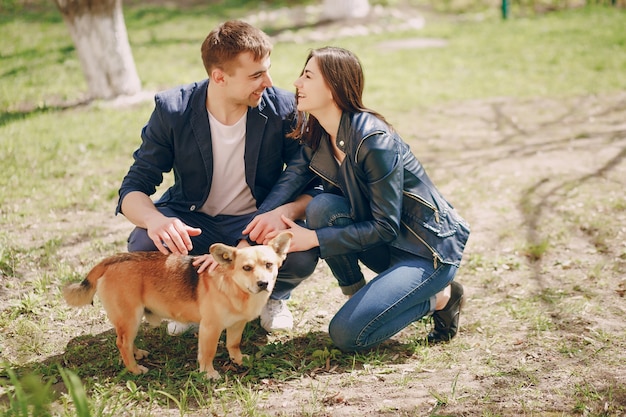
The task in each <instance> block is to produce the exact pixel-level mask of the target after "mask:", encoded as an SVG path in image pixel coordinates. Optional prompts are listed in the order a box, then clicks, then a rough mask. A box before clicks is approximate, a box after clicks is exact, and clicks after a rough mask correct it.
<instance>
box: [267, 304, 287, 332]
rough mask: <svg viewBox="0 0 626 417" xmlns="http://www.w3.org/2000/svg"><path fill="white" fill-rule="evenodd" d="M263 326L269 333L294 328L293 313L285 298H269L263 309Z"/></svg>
mask: <svg viewBox="0 0 626 417" xmlns="http://www.w3.org/2000/svg"><path fill="white" fill-rule="evenodd" d="M261 327H263V328H264V329H265V331H267V332H268V333H271V332H273V331H279V330H291V329H292V328H293V315H292V314H291V311H289V308H287V301H285V300H272V299H270V300H268V301H267V304H265V307H263V311H261Z"/></svg>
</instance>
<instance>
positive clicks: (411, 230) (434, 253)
mask: <svg viewBox="0 0 626 417" xmlns="http://www.w3.org/2000/svg"><path fill="white" fill-rule="evenodd" d="M400 222H401V223H402V224H403V225H404V227H406V228H407V229H409V231H410V232H411V233H412V234H413V236H415V237H416V238H417V239H418V240H419V241H420V242H422V243H423V244H424V246H426V247H427V248H428V249H429V250H430V252H431V253H432V254H433V266H434V267H435V269H437V261H438V260H439V261H441V257H440V256H439V254H438V253H437V251H435V250H434V249H433V247H432V246H430V245H429V244H428V243H426V241H425V240H424V239H422V238H421V237H420V236H419V235H418V234H417V233H415V232H414V231H413V229H411V228H410V227H409V225H408V224H406V223H405V222H403V221H402V220H400Z"/></svg>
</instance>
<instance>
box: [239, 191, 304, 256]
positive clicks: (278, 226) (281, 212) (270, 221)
mask: <svg viewBox="0 0 626 417" xmlns="http://www.w3.org/2000/svg"><path fill="white" fill-rule="evenodd" d="M311 199H312V197H311V196H310V195H307V194H303V195H301V196H299V197H298V198H296V200H295V201H293V202H291V203H287V204H283V205H282V206H280V207H276V208H275V209H274V210H272V211H268V212H266V213H263V214H259V215H257V216H256V217H255V218H254V219H252V221H251V222H250V223H249V224H248V225H247V226H246V228H245V229H244V230H243V232H242V234H243V235H248V237H249V238H250V240H251V241H253V242H256V243H258V244H262V243H263V242H267V241H268V238H267V234H268V233H270V232H274V235H273V236H276V235H277V234H278V232H280V231H281V230H285V229H286V228H287V226H286V225H285V222H284V221H283V220H282V219H283V217H285V218H287V219H290V220H295V219H304V213H305V210H306V206H307V205H308V204H309V202H310V201H311Z"/></svg>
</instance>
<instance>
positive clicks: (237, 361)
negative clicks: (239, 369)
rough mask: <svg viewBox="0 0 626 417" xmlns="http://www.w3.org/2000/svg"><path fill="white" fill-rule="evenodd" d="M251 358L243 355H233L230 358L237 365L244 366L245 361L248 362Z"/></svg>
mask: <svg viewBox="0 0 626 417" xmlns="http://www.w3.org/2000/svg"><path fill="white" fill-rule="evenodd" d="M249 358H250V357H249V356H248V355H242V354H241V353H240V354H239V355H233V356H231V357H230V360H231V361H232V362H233V363H235V364H237V365H243V361H247V360H248V359H249Z"/></svg>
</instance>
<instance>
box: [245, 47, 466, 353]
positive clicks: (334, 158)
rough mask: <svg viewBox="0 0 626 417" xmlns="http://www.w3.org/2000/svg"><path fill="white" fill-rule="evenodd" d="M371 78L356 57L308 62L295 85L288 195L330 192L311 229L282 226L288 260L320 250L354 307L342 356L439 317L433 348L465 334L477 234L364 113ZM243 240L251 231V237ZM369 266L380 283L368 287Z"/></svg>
mask: <svg viewBox="0 0 626 417" xmlns="http://www.w3.org/2000/svg"><path fill="white" fill-rule="evenodd" d="M363 84H364V78H363V71H362V68H361V64H360V62H359V60H358V58H357V57H356V56H355V55H354V54H353V53H352V52H350V51H347V50H345V49H342V48H336V47H324V48H321V49H317V50H313V51H311V53H310V54H309V56H308V58H307V60H306V65H305V67H304V70H303V71H302V74H301V76H300V77H299V78H298V79H297V80H296V81H295V83H294V85H295V87H296V89H297V107H298V111H299V113H300V117H299V120H298V126H297V128H296V129H295V130H294V131H293V132H292V134H291V136H292V137H293V138H295V139H297V140H299V141H301V142H302V143H304V144H305V145H306V147H304V149H305V152H306V155H305V157H304V158H303V165H306V166H304V167H301V169H300V170H297V169H293V168H292V169H291V173H292V174H291V176H289V174H285V178H283V180H282V181H281V187H282V188H281V187H278V188H281V189H282V190H283V191H284V190H285V188H291V189H292V190H291V195H293V196H295V195H297V193H298V192H299V190H300V189H301V188H303V187H304V186H305V185H306V184H307V183H308V182H309V181H310V180H311V179H312V176H313V175H318V176H319V177H320V178H321V179H322V181H323V183H324V193H322V194H320V195H318V196H316V197H314V198H313V200H312V201H311V202H310V203H309V204H308V206H307V209H306V221H307V226H308V227H309V229H307V228H304V227H301V226H298V225H297V224H295V223H294V222H293V221H291V220H289V219H287V218H284V219H283V221H284V222H285V224H286V225H287V227H288V228H290V229H291V231H292V233H293V234H294V237H293V240H292V246H291V248H290V251H301V250H308V249H311V248H314V247H319V250H320V256H321V257H322V258H323V259H325V260H326V263H327V264H328V266H329V267H330V269H331V270H332V273H333V275H334V276H335V277H336V279H337V280H338V282H339V285H340V287H341V289H342V291H343V293H344V294H346V295H348V296H349V297H350V298H349V299H348V301H347V302H346V303H345V305H344V306H343V307H342V308H341V309H340V310H339V312H337V314H336V315H335V317H334V318H333V319H332V321H331V323H330V326H329V333H330V336H331V338H332V340H333V342H334V343H335V344H336V345H337V346H338V347H339V348H340V349H342V350H346V351H355V350H362V349H367V348H370V347H372V346H374V345H376V344H378V343H380V342H382V341H384V340H386V339H388V338H390V337H391V336H393V335H394V334H396V333H397V332H399V331H400V330H402V329H403V328H405V327H406V326H407V325H409V324H410V323H412V322H414V321H416V320H419V319H421V318H422V317H424V316H426V315H429V314H432V315H433V318H434V329H433V331H432V332H431V333H429V334H428V336H427V339H428V341H429V342H430V343H437V342H444V341H448V340H450V339H452V338H453V337H454V336H455V335H456V334H457V331H458V323H459V313H460V309H461V305H462V301H463V286H462V285H461V284H458V283H456V282H455V281H453V280H454V277H455V275H456V272H457V269H458V267H459V263H460V261H461V256H462V253H463V250H464V248H465V243H466V242H467V239H468V236H469V226H468V225H467V223H466V222H465V220H463V219H462V218H461V217H460V216H459V215H458V214H457V213H456V211H455V210H454V209H453V208H452V206H451V205H450V204H449V203H448V202H447V201H446V200H445V199H444V198H443V197H442V196H441V194H440V193H439V191H437V189H436V188H435V186H434V185H433V183H432V182H431V180H430V179H429V178H428V176H427V175H426V173H425V172H424V168H423V167H422V165H421V164H420V162H419V161H418V160H417V159H416V158H415V156H414V155H413V154H412V153H411V150H410V148H409V146H408V145H407V144H406V143H405V142H403V141H402V139H401V138H400V137H399V136H398V134H397V133H396V132H395V131H394V130H393V129H392V127H391V126H390V125H389V124H387V123H386V121H385V119H384V118H383V117H382V116H381V115H379V114H378V113H376V112H374V111H372V110H369V109H367V108H366V107H365V106H364V105H363V104H362V94H363ZM244 232H245V231H244ZM359 261H361V262H362V263H363V264H364V265H366V266H367V267H368V268H370V269H371V270H373V271H374V272H376V273H377V274H378V275H377V276H376V277H375V278H374V279H372V280H371V281H370V282H369V283H367V284H366V282H365V279H364V277H363V273H362V272H361V269H360V267H359V263H358V262H359Z"/></svg>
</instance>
